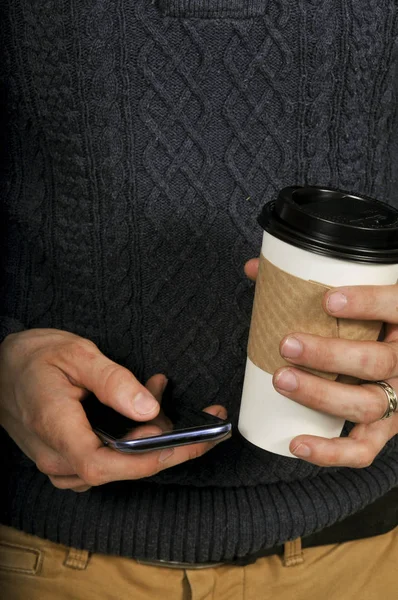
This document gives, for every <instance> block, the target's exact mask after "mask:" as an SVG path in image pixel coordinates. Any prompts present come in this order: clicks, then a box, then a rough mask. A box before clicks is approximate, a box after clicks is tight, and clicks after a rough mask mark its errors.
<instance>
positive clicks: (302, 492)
mask: <svg viewBox="0 0 398 600" xmlns="http://www.w3.org/2000/svg"><path fill="white" fill-rule="evenodd" d="M11 480H12V481H11V482H10V483H11V484H10V486H9V490H10V495H9V497H8V506H7V510H6V513H5V514H4V518H3V522H4V524H6V525H10V526H13V527H16V528H17V529H21V530H23V531H25V532H27V533H31V534H33V535H38V536H40V537H44V538H47V539H49V540H51V541H53V542H59V543H62V544H66V545H68V546H73V547H75V548H85V549H86V550H89V551H90V552H99V553H105V554H113V555H120V556H126V557H135V558H142V559H143V558H145V559H152V560H153V559H163V560H172V561H184V562H193V563H195V562H208V561H222V560H230V559H233V558H235V557H242V556H245V555H247V554H250V553H253V552H256V551H258V550H260V549H262V548H267V547H270V546H273V545H276V544H280V543H283V542H285V541H286V540H289V539H294V538H296V537H298V536H305V535H309V534H311V533H313V532H315V531H317V530H320V529H323V528H325V527H327V526H329V525H332V524H333V523H335V522H337V521H339V520H341V519H343V518H345V517H347V516H349V515H350V514H353V513H355V512H357V511H358V510H360V509H361V508H364V507H365V506H367V505H368V504H370V503H371V502H373V501H375V500H377V498H379V497H381V496H383V495H384V494H385V493H387V492H388V491H389V490H390V489H391V488H393V487H395V486H397V485H398V453H391V454H390V455H388V456H385V457H382V458H379V459H378V460H376V461H375V462H374V463H373V465H372V466H371V467H369V468H366V469H361V470H354V469H342V470H340V471H337V472H336V471H334V472H327V471H324V472H323V473H322V474H321V475H319V476H318V477H315V478H313V479H306V480H305V481H296V482H291V483H282V482H281V483H276V484H271V485H259V486H254V487H240V488H217V487H207V488H194V487H184V486H167V487H166V486H162V485H158V484H151V483H147V482H144V481H141V482H123V483H117V484H109V485H106V486H102V487H99V488H92V489H91V490H90V491H88V492H86V493H83V494H76V493H74V492H72V491H61V490H58V489H56V488H54V487H53V486H52V484H51V483H50V482H49V480H48V478H47V477H46V476H44V475H43V474H41V473H39V472H38V471H37V470H36V469H35V468H34V467H32V468H29V467H24V466H21V467H20V468H19V470H18V469H17V470H16V471H15V470H14V472H13V475H12V477H11ZM176 531H178V532H180V535H175V532H176ZM181 532H182V533H183V534H182V535H181Z"/></svg>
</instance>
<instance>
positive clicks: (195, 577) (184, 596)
mask: <svg viewBox="0 0 398 600" xmlns="http://www.w3.org/2000/svg"><path fill="white" fill-rule="evenodd" d="M292 548H293V551H297V548H296V549H294V547H292ZM296 554H297V552H296ZM303 558H304V560H303V561H300V560H293V561H290V562H292V563H293V565H294V564H295V563H297V562H298V563H299V564H295V566H289V567H287V566H284V560H283V558H282V557H279V556H270V557H266V558H261V559H259V560H257V562H256V563H254V564H252V565H248V566H246V567H238V566H233V565H231V566H227V565H225V566H224V565H223V566H220V567H212V568H205V569H200V570H199V569H198V570H196V569H174V568H166V567H155V566H148V565H144V564H140V563H138V562H137V561H135V560H133V559H128V558H120V557H114V556H104V555H101V554H89V553H88V552H86V551H82V550H74V549H72V548H67V547H66V546H62V545H59V544H53V543H52V542H48V541H46V540H42V539H40V538H37V537H34V536H31V535H27V534H26V533H22V532H19V531H16V530H15V529H11V528H9V527H4V526H0V597H1V598H2V600H101V599H104V600H124V599H126V600H163V599H164V600H271V599H272V600H380V599H382V600H396V598H397V597H398V527H397V528H396V529H394V530H393V531H391V532H389V533H386V534H383V535H380V536H377V537H373V538H367V539H363V540H359V541H355V542H347V543H344V544H334V545H330V546H320V547H318V548H306V549H305V550H304V551H303Z"/></svg>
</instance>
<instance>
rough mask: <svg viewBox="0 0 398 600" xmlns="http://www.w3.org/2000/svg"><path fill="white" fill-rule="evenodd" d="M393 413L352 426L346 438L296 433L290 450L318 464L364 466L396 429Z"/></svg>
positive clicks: (325, 465)
mask: <svg viewBox="0 0 398 600" xmlns="http://www.w3.org/2000/svg"><path fill="white" fill-rule="evenodd" d="M394 419H397V415H395V416H394V417H392V418H391V419H387V420H386V421H378V422H377V423H371V424H370V425H356V426H355V427H354V429H353V430H352V431H351V433H350V435H349V437H347V438H333V439H330V440H329V439H325V438H321V437H316V436H308V435H300V436H297V437H295V438H294V439H293V440H292V441H291V442H290V446H289V449H290V452H291V453H292V454H294V455H295V456H297V457H298V458H302V459H304V460H306V461H308V462H311V463H313V464H315V465H318V466H320V467H352V468H358V469H359V468H365V467H368V466H370V465H371V464H372V462H373V461H374V459H375V458H376V456H377V455H378V454H379V452H380V451H381V450H382V449H383V448H384V446H385V445H386V443H387V442H388V440H389V439H390V438H391V437H392V435H394V432H396V430H397V421H395V422H393V420H394Z"/></svg>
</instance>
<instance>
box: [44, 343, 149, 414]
mask: <svg viewBox="0 0 398 600" xmlns="http://www.w3.org/2000/svg"><path fill="white" fill-rule="evenodd" d="M53 364H54V365H55V366H57V367H59V368H61V369H62V370H63V371H64V372H65V373H66V374H67V375H68V377H70V378H72V380H73V381H75V382H76V384H77V385H79V386H83V387H85V388H86V389H88V390H90V391H92V392H94V394H95V395H96V396H97V398H98V399H99V400H100V401H101V402H102V403H103V404H106V405H108V406H111V407H112V408H113V409H114V410H116V411H117V412H120V413H121V414H123V415H125V416H126V417H129V418H130V419H134V420H136V421H148V420H149V419H153V418H154V417H155V416H156V415H157V414H158V412H159V402H158V401H157V400H156V398H154V396H153V395H152V394H151V393H150V392H149V390H148V389H146V388H145V386H143V385H141V383H139V381H138V380H137V379H136V378H135V377H134V375H133V374H132V373H131V372H130V371H129V370H128V369H125V368H124V367H121V366H120V365H118V364H117V363H115V362H113V361H111V360H109V359H108V358H107V357H106V356H104V355H103V354H102V353H101V352H100V351H99V350H98V348H97V347H96V346H95V344H93V343H92V342H90V341H89V340H84V339H82V338H78V339H77V340H74V339H73V340H72V341H71V342H70V343H68V345H67V346H66V347H65V345H64V346H63V347H62V349H61V350H60V351H59V352H58V353H57V354H56V355H55V356H54V359H53Z"/></svg>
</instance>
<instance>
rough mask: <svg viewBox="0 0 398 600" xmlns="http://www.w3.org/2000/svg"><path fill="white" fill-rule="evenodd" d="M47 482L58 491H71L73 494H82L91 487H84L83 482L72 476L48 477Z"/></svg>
mask: <svg viewBox="0 0 398 600" xmlns="http://www.w3.org/2000/svg"><path fill="white" fill-rule="evenodd" d="M49 480H50V481H51V483H52V484H53V486H54V487H56V488H58V489H59V490H73V491H75V492H77V491H79V492H80V491H81V492H83V491H86V490H88V489H90V487H91V486H89V485H86V484H85V483H84V481H83V480H82V479H81V478H80V477H78V476H77V475H72V476H70V477H57V476H52V477H49Z"/></svg>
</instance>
